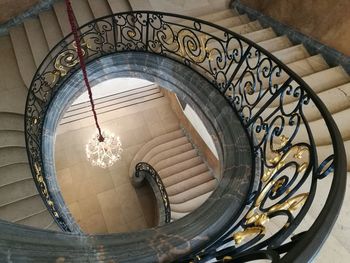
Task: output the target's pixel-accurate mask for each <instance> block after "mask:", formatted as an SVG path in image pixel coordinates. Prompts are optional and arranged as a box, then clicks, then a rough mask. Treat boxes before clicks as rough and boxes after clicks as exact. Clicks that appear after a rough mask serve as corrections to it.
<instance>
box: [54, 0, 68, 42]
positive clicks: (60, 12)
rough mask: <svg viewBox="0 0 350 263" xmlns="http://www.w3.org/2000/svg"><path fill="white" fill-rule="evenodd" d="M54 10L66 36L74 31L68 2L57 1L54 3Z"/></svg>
mask: <svg viewBox="0 0 350 263" xmlns="http://www.w3.org/2000/svg"><path fill="white" fill-rule="evenodd" d="M53 10H54V11H55V14H56V18H57V21H58V24H59V26H60V28H61V31H62V34H63V36H64V37H65V36H66V35H68V34H69V33H71V31H72V30H71V28H70V24H69V20H68V15H67V10H66V4H65V3H64V1H59V2H55V3H54V4H53Z"/></svg>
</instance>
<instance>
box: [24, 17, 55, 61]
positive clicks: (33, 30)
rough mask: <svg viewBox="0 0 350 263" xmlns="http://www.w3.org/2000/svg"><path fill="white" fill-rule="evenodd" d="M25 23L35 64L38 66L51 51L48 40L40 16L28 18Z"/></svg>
mask: <svg viewBox="0 0 350 263" xmlns="http://www.w3.org/2000/svg"><path fill="white" fill-rule="evenodd" d="M23 24H24V28H25V31H26V33H27V38H28V42H29V45H30V48H31V51H32V54H33V58H34V62H35V65H36V67H37V68H38V67H39V66H40V64H41V62H42V61H43V60H44V58H45V57H46V55H47V54H48V53H49V47H48V45H47V42H46V38H45V35H44V32H43V28H42V25H41V23H40V20H39V19H38V18H30V19H26V20H25V21H24V23H23Z"/></svg>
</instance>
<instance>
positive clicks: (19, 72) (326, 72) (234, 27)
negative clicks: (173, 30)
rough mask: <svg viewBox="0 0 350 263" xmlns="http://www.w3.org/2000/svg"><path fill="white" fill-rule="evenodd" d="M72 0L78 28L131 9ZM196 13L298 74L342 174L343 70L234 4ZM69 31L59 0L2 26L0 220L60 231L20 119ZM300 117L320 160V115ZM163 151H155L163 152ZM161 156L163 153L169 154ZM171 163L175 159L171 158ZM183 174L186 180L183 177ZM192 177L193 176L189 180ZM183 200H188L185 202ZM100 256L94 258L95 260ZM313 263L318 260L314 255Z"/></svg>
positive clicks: (340, 244)
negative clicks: (329, 127) (36, 177)
mask: <svg viewBox="0 0 350 263" xmlns="http://www.w3.org/2000/svg"><path fill="white" fill-rule="evenodd" d="M72 4H73V8H74V11H75V14H76V18H77V20H78V23H79V25H83V24H85V23H87V22H89V21H91V20H94V19H96V18H99V17H101V16H108V15H111V14H113V13H118V12H125V11H131V5H130V3H129V2H128V1H127V0H118V1H117V0H73V1H72ZM196 15H197V17H198V18H199V19H202V20H204V21H209V22H211V23H214V24H216V25H219V26H221V27H223V28H227V29H229V30H230V31H232V32H235V33H237V34H240V35H242V36H244V37H245V38H246V39H249V40H251V41H253V42H255V43H257V44H258V45H259V46H260V47H262V48H264V49H265V50H267V51H268V52H270V53H271V54H272V55H273V56H275V57H276V58H278V59H279V60H280V61H281V62H283V63H284V64H285V65H286V66H288V67H289V68H290V69H291V70H292V71H294V72H295V73H296V74H297V75H299V76H300V77H301V78H302V79H303V81H305V83H307V84H308V85H309V86H310V87H311V88H312V89H313V91H314V92H315V93H316V94H317V96H318V97H319V98H320V99H321V100H322V101H323V103H324V104H325V105H326V106H327V109H328V110H329V112H330V113H331V114H332V117H333V118H334V120H335V122H336V124H337V126H338V128H339V130H340V133H341V136H342V138H343V141H344V146H345V150H346V153H347V171H348V175H349V171H350V159H349V158H350V126H349V125H348V123H347V121H346V120H347V119H348V116H349V114H350V99H349V98H350V97H349V96H350V95H349V94H350V77H349V75H348V74H347V73H346V72H345V70H344V69H343V68H342V67H341V66H336V67H330V66H329V65H328V64H327V62H326V61H325V59H324V58H323V57H322V55H320V54H317V55H310V53H309V52H308V51H307V50H306V48H305V47H304V46H303V44H293V43H292V42H291V41H290V40H289V39H288V38H287V37H286V36H279V35H277V34H276V33H275V32H274V30H273V29H272V28H264V27H262V25H261V24H260V23H259V21H251V20H250V19H249V18H248V16H247V15H245V14H240V13H238V11H236V10H234V9H227V8H226V9H222V10H215V11H213V10H203V11H201V12H200V13H199V14H198V13H196ZM177 21H179V23H183V24H184V25H186V23H188V24H191V21H186V20H185V19H184V18H177ZM69 33H70V27H69V24H68V19H67V15H66V11H65V5H64V2H62V1H57V2H55V3H54V4H53V6H52V9H50V10H47V11H43V12H40V13H39V14H38V16H37V17H33V18H29V19H26V20H24V21H23V23H22V24H19V25H16V26H14V27H12V28H10V29H9V34H8V35H4V36H1V37H0V57H1V58H2V61H1V62H2V63H0V76H1V77H0V94H1V96H0V129H1V130H0V133H1V135H0V151H1V154H0V197H1V198H0V218H1V219H3V220H6V221H8V222H12V223H17V224H23V225H26V226H31V227H37V228H41V229H47V230H56V231H60V227H59V226H58V225H57V224H56V222H55V220H54V219H53V218H52V216H51V214H50V212H49V211H48V209H47V206H46V205H45V203H44V202H43V199H42V198H41V195H40V194H39V192H38V189H37V187H36V185H35V182H34V181H33V177H32V173H31V168H30V165H29V163H28V158H27V153H26V143H25V139H24V138H25V131H24V125H23V123H24V112H25V103H26V99H27V93H28V89H29V88H30V87H31V82H32V79H33V76H34V75H35V72H36V71H37V69H38V67H39V66H40V64H41V62H42V61H43V60H44V59H45V57H46V55H47V54H48V53H49V50H50V49H52V48H53V47H54V46H55V45H56V43H58V42H59V41H60V40H61V39H62V38H63V37H65V36H66V35H68V34H69ZM210 33H211V34H212V35H213V36H219V35H222V32H220V30H219V29H218V28H217V29H215V28H211V29H210ZM237 76H238V75H237ZM287 77H288V76H287V74H286V75H285V76H279V80H278V81H279V82H278V83H277V84H279V85H282V84H283V81H284V80H286V79H287ZM288 103H289V104H290V107H293V100H290V101H287V104H288ZM275 107H277V104H273V103H271V104H270V109H267V111H270V112H273V110H274V109H275ZM287 107H288V106H287ZM305 114H306V115H307V119H308V121H309V125H310V127H311V129H312V130H314V131H319V132H317V133H315V134H314V135H315V136H314V140H315V145H316V146H317V154H318V156H317V157H318V159H319V161H320V162H322V161H323V160H324V159H326V158H327V156H328V155H329V153H330V152H332V149H333V145H332V140H333V138H331V137H330V136H329V133H328V132H327V131H326V130H325V129H323V127H324V120H323V117H322V115H321V114H320V112H319V111H318V110H317V107H309V108H307V110H306V112H305ZM300 136H307V135H306V134H304V135H300ZM301 140H302V137H301ZM182 145H186V142H183V143H182ZM171 147H173V146H171ZM169 149H170V148H169ZM169 149H163V151H164V152H165V151H166V150H169ZM182 150H183V149H182ZM186 150H187V151H188V152H189V154H190V155H186V154H185V155H183V156H182V157H183V158H184V159H183V160H181V161H185V159H187V158H196V157H195V155H193V152H192V149H187V148H186ZM161 154H162V153H161V152H160V154H159V153H158V155H156V154H155V155H153V156H150V154H148V155H147V154H144V156H143V158H139V159H138V160H139V161H141V160H143V161H145V160H146V161H149V162H150V163H151V164H152V165H153V166H154V167H155V168H156V169H157V168H159V171H158V172H159V173H160V174H162V173H166V172H167V171H164V169H163V170H162V167H163V164H164V163H166V162H168V161H172V162H175V161H176V160H174V159H176V158H173V159H172V160H165V158H164V157H162V158H160V157H159V156H161ZM157 156H158V157H157ZM157 158H158V159H157ZM169 159H171V158H170V157H169ZM177 162H178V160H177V161H176V162H175V163H177ZM158 166H159V167H158ZM168 169H169V168H168ZM206 172H207V170H203V171H202V170H201V171H199V172H197V173H195V175H197V176H198V174H200V175H203V176H204V177H205V178H206V179H203V180H201V179H198V180H192V181H191V187H192V188H193V189H194V188H196V187H200V184H202V183H203V182H205V183H207V184H208V182H211V181H212V180H210V179H209V177H208V174H206ZM173 174H175V173H169V177H170V175H173ZM164 177H166V176H164ZM167 178H168V177H167ZM174 178H175V177H174ZM198 178H199V177H198ZM185 179H187V180H190V179H189V178H187V177H186V178H185ZM196 181H198V184H197V185H196ZM184 182H186V181H184ZM176 183H177V184H179V187H173V189H170V187H171V186H170V187H169V188H168V189H167V190H168V191H169V194H170V195H175V194H176V195H181V190H182V191H186V190H188V189H187V187H184V184H182V185H181V182H176ZM213 184H216V183H213ZM170 185H173V184H170ZM175 186H176V184H175ZM209 188H210V189H209ZM209 188H208V189H209V190H208V191H205V193H204V192H203V193H204V195H205V198H207V197H208V196H209V194H208V193H211V191H212V190H213V189H214V186H213V185H210V187H209ZM189 197H191V195H189ZM204 200H205V199H203V200H201V201H200V202H197V204H196V206H195V207H198V206H199V205H200V204H201V203H203V202H205V201H204ZM186 201H191V200H190V199H186ZM347 204H348V201H345V207H344V211H345V212H344V214H345V215H346V214H347V213H348V212H347V211H348V207H346V206H347ZM179 212H181V213H187V212H188V211H187V210H186V209H185V210H183V209H180V210H177V211H176V209H175V211H174V215H175V218H180V217H182V216H183V215H180V214H181V213H180V214H176V213H179ZM312 217H313V216H312V215H311V218H312ZM340 220H341V221H340V222H341V223H343V222H345V219H343V218H341V219H340ZM57 235H60V234H57ZM73 239H74V238H72V240H73ZM341 239H342V233H341V229H340V228H337V227H335V230H334V234H333V235H331V237H330V240H331V241H332V242H331V243H327V246H326V248H325V249H327V251H332V250H333V251H337V252H338V253H340V254H341V255H344V257H345V256H348V255H349V252H348V251H347V250H346V246H348V245H349V243H348V241H344V240H341ZM89 242H92V241H89ZM3 248H4V247H2V249H3ZM101 250H103V248H101ZM339 251H340V252H339ZM106 253H107V252H106ZM5 254H6V253H5ZM101 254H103V253H101ZM87 257H88V256H87ZM107 258H108V257H106V260H107ZM21 260H22V261H24V258H21V259H20V260H19V261H18V262H22V261H21ZM103 260H104V259H103V258H102V259H101V261H103ZM145 260H146V259H145ZM227 260H229V258H227ZM146 261H147V260H146ZM160 261H162V260H160ZM8 262H11V261H8ZM14 262H16V261H14ZM37 262H45V261H37ZM56 262H58V261H56ZM62 262H64V259H63V261H62ZM220 262H226V261H220ZM227 262H230V261H227ZM317 262H318V261H317ZM319 262H323V261H322V259H320V261H319Z"/></svg>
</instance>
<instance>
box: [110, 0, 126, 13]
mask: <svg viewBox="0 0 350 263" xmlns="http://www.w3.org/2000/svg"><path fill="white" fill-rule="evenodd" d="M107 2H108V4H109V6H110V8H111V10H112V13H113V14H115V13H120V12H127V11H131V6H130V3H129V1H128V0H107Z"/></svg>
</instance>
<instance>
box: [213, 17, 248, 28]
mask: <svg viewBox="0 0 350 263" xmlns="http://www.w3.org/2000/svg"><path fill="white" fill-rule="evenodd" d="M249 22H250V20H249V18H248V16H247V15H239V16H234V17H228V18H223V19H220V20H216V21H213V23H214V24H216V25H219V26H222V27H226V28H231V27H235V26H240V25H244V24H247V23H249ZM210 30H211V29H210ZM213 30H215V29H214V28H213V29H212V31H213Z"/></svg>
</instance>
